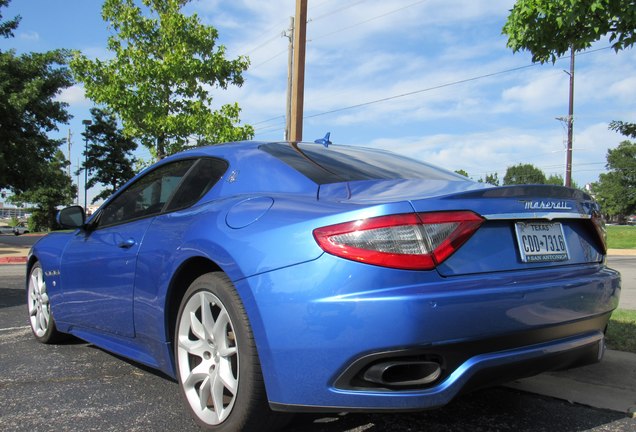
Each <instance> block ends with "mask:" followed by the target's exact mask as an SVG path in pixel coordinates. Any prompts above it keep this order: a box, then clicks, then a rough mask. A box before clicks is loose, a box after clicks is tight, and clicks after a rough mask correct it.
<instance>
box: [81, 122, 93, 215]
mask: <svg viewBox="0 0 636 432" xmlns="http://www.w3.org/2000/svg"><path fill="white" fill-rule="evenodd" d="M82 124H83V125H84V214H85V215H86V216H88V199H87V197H88V187H87V183H88V168H87V166H88V127H89V126H90V125H92V124H93V122H92V121H90V120H82Z"/></svg>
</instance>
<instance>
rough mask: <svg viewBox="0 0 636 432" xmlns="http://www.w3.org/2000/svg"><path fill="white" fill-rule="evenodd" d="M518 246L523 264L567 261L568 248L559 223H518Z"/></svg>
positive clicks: (516, 228) (516, 225)
mask: <svg viewBox="0 0 636 432" xmlns="http://www.w3.org/2000/svg"><path fill="white" fill-rule="evenodd" d="M515 230H516V232H517V245H518V246H519V252H520V253H521V260H522V261H523V262H528V263H532V262H550V261H566V260H567V259H568V246H567V243H566V241H565V236H564V235H563V226H562V225H561V224H560V223H558V222H517V223H516V224H515Z"/></svg>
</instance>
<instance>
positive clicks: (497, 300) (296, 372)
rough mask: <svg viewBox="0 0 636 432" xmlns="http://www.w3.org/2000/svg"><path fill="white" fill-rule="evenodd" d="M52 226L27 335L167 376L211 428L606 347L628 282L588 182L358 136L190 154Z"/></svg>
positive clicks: (497, 376) (485, 376) (433, 388)
mask: <svg viewBox="0 0 636 432" xmlns="http://www.w3.org/2000/svg"><path fill="white" fill-rule="evenodd" d="M58 221H59V223H60V224H61V225H62V226H64V227H66V228H72V230H71V231H66V232H56V233H52V234H50V235H48V236H46V237H45V238H43V239H42V240H40V241H39V242H38V243H37V244H36V245H35V246H34V247H33V249H32V251H31V253H30V256H29V260H28V265H27V275H28V278H27V292H28V312H29V316H30V322H31V327H32V329H33V333H34V335H35V337H36V338H37V339H38V340H39V341H41V342H44V343H52V342H55V341H59V340H60V338H61V337H63V335H64V334H69V333H70V334H72V335H75V336H77V337H79V338H81V339H84V340H86V341H89V342H91V343H93V344H95V345H97V346H99V347H102V348H104V349H105V350H108V351H111V352H114V353H117V354H118V355H121V356H125V357H128V358H130V359H132V360H134V361H136V362H139V363H143V364H145V365H148V366H151V367H153V368H156V369H159V370H161V371H163V372H164V373H166V374H168V375H169V376H171V377H174V378H175V379H176V380H177V381H178V383H179V388H180V391H181V393H182V395H183V399H184V401H185V403H184V405H185V406H186V409H187V410H189V411H190V413H191V414H192V416H193V418H194V419H195V421H196V422H197V423H198V424H199V425H200V426H202V427H204V428H209V429H212V430H218V431H247V430H260V431H263V430H266V429H268V428H275V427H277V425H280V422H281V421H283V420H281V419H284V418H285V417H286V416H285V415H284V413H285V412H297V411H355V410H365V411H373V410H383V411H395V410H419V409H425V408H431V407H438V406H442V405H444V404H446V403H448V402H449V401H450V400H451V399H452V398H453V397H455V396H457V395H458V394H460V393H462V392H465V391H469V390H472V389H475V388H479V387H483V386H487V385H493V384H495V383H499V382H502V381H505V380H510V379H515V378H518V377H522V376H528V375H532V374H536V373H539V372H541V371H545V370H554V369H562V368H569V367H574V366H578V365H583V364H588V363H593V362H597V361H599V360H600V359H601V357H602V355H603V350H604V331H605V329H606V326H607V322H608V319H609V317H610V314H611V313H612V311H613V310H614V309H615V308H616V306H617V304H618V299H619V294H620V277H619V274H618V273H616V272H615V271H613V270H611V269H609V268H607V267H606V264H605V254H606V247H605V239H604V229H603V225H602V221H601V218H600V216H599V208H598V205H597V204H596V203H595V202H594V201H593V200H592V198H591V197H590V196H588V195H586V194H585V193H583V192H581V191H579V190H575V189H569V188H564V187H559V186H545V185H522V186H506V187H492V186H489V185H484V184H481V183H476V182H473V181H471V180H468V179H467V178H465V177H462V176H459V175H457V174H454V173H451V172H449V171H445V170H442V169H439V168H436V167H433V166H430V165H427V164H424V163H421V162H417V161H414V160H411V159H407V158H404V157H401V156H398V155H395V154H392V153H388V152H383V151H378V150H371V149H363V148H359V147H347V146H337V145H321V144H309V143H292V144H290V143H279V142H273V143H257V142H240V143H232V144H226V145H219V146H212V147H205V148H197V149H193V150H190V151H187V152H183V153H180V154H177V155H174V156H171V157H169V158H166V159H164V160H162V161H160V162H158V163H157V164H155V165H154V166H152V167H150V168H148V169H146V170H145V171H144V172H142V173H140V174H139V175H137V176H136V177H135V178H134V179H132V180H131V181H129V182H128V183H127V184H126V185H125V186H124V187H122V188H121V190H119V191H118V192H117V193H115V194H114V195H113V196H112V197H111V198H110V199H109V200H108V201H106V202H105V203H104V204H103V205H102V206H101V208H100V209H99V210H98V211H97V212H95V213H94V214H93V215H92V216H91V217H90V218H89V219H88V220H85V218H84V211H83V209H82V208H81V207H69V208H66V209H64V210H62V211H61V212H60V213H59V215H58Z"/></svg>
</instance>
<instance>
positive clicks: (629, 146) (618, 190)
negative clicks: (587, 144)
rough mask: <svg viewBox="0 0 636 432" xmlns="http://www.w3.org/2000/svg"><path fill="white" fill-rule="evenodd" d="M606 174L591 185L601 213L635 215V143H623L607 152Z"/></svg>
mask: <svg viewBox="0 0 636 432" xmlns="http://www.w3.org/2000/svg"><path fill="white" fill-rule="evenodd" d="M606 168H607V169H608V172H607V173H603V174H601V175H600V176H599V181H598V182H596V183H594V184H592V192H593V193H594V195H595V197H596V199H597V200H598V202H599V203H600V204H601V207H602V208H603V212H604V213H606V214H608V215H610V216H616V215H629V214H632V213H636V143H633V142H631V141H623V142H621V143H620V144H619V145H618V147H616V148H615V149H609V150H608V151H607V165H606Z"/></svg>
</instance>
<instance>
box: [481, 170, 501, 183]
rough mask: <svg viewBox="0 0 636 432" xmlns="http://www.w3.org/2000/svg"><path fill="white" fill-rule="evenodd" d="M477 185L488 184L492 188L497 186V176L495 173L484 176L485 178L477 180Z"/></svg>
mask: <svg viewBox="0 0 636 432" xmlns="http://www.w3.org/2000/svg"><path fill="white" fill-rule="evenodd" d="M479 183H488V184H491V185H493V186H499V176H498V175H497V173H492V174H486V177H484V178H483V179H482V178H480V179H479Z"/></svg>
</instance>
